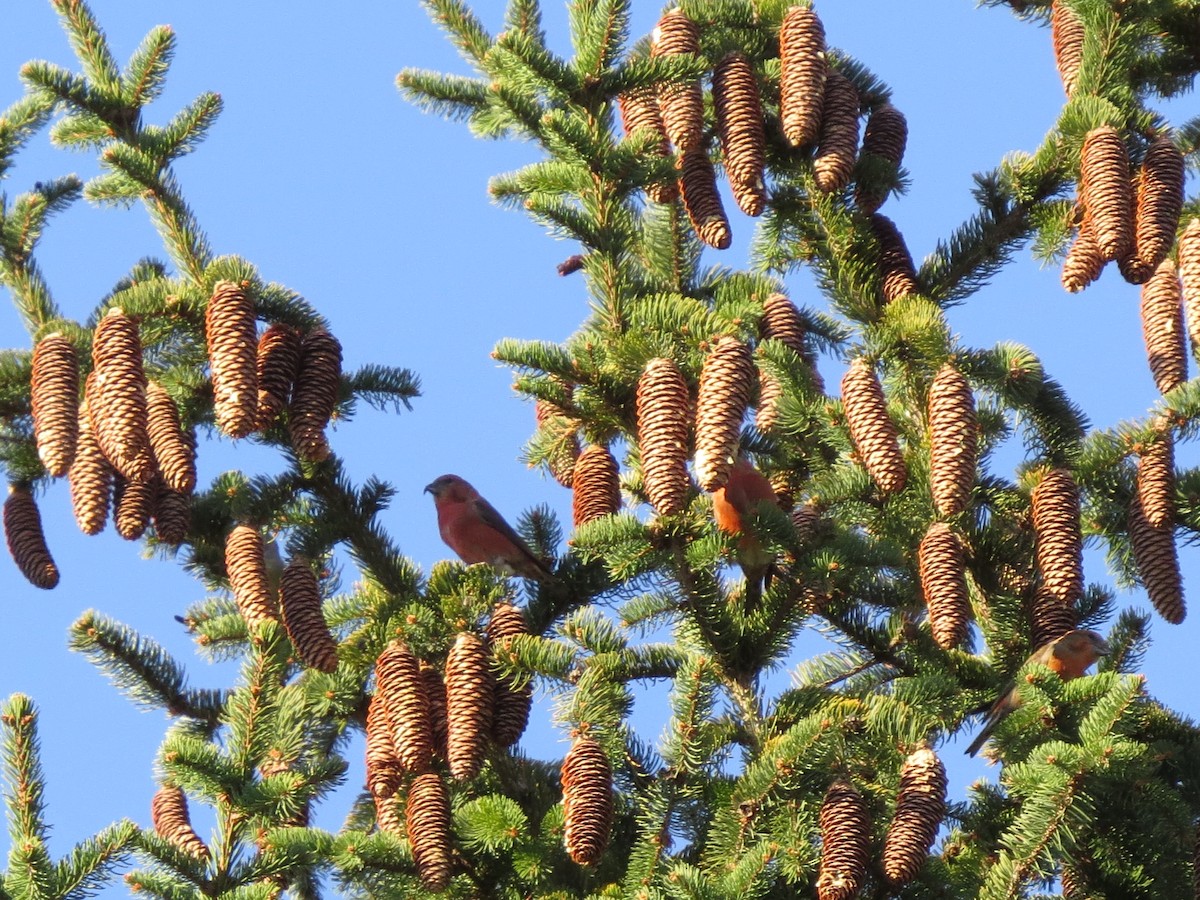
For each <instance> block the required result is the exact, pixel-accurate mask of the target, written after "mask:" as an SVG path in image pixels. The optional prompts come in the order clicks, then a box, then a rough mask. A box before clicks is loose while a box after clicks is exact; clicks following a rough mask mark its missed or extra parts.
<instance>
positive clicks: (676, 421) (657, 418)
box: [637, 357, 691, 516]
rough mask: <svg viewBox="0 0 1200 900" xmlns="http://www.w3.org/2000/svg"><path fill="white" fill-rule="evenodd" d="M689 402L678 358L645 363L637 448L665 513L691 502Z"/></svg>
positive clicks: (653, 497)
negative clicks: (688, 501) (676, 360)
mask: <svg viewBox="0 0 1200 900" xmlns="http://www.w3.org/2000/svg"><path fill="white" fill-rule="evenodd" d="M690 406H691V404H690V402H689V392H688V384H687V380H686V379H685V378H684V377H683V372H681V371H680V370H679V366H677V365H676V364H675V362H674V361H673V360H670V359H667V358H665V357H658V358H656V359H652V360H650V362H648V363H646V368H645V369H643V370H642V374H641V376H640V377H639V378H638V385H637V433H638V449H639V451H640V453H641V459H642V481H643V484H644V486H645V489H646V495H647V496H648V497H649V499H650V503H651V505H652V506H653V507H654V509H655V511H656V512H657V513H658V514H659V515H660V516H668V515H674V514H675V513H678V512H682V511H683V509H684V507H685V506H686V505H687V498H688V488H689V487H690V480H689V478H688V470H687V458H688V409H689V407H690Z"/></svg>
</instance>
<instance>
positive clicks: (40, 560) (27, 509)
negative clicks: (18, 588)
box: [4, 485, 58, 590]
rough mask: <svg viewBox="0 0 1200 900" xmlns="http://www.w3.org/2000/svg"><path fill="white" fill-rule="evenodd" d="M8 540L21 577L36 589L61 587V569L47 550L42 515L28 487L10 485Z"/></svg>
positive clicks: (6, 520)
mask: <svg viewBox="0 0 1200 900" xmlns="http://www.w3.org/2000/svg"><path fill="white" fill-rule="evenodd" d="M4 538H5V540H6V541H8V552H9V554H11V556H12V558H13V562H15V563H16V564H17V568H18V569H20V570H21V574H22V575H24V576H25V579H26V580H27V581H28V582H29V583H30V584H32V585H33V586H34V587H39V588H42V589H44V590H50V589H51V588H53V587H55V586H56V585H57V584H58V566H56V565H55V564H54V560H53V559H52V558H51V556H50V550H49V548H47V547H46V533H45V532H44V531H43V530H42V514H41V513H40V512H38V507H37V501H36V500H34V499H33V494H31V493H30V492H29V489H28V488H23V487H17V486H16V485H9V486H8V499H7V500H5V501H4Z"/></svg>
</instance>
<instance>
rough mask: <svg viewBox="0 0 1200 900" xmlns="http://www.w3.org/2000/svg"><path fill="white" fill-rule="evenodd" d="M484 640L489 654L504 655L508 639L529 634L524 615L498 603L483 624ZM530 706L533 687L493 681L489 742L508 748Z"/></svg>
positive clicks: (522, 728) (507, 680)
mask: <svg viewBox="0 0 1200 900" xmlns="http://www.w3.org/2000/svg"><path fill="white" fill-rule="evenodd" d="M486 631H487V639H488V643H489V644H490V645H491V647H492V652H493V653H495V654H497V655H507V654H508V653H509V652H510V651H509V649H508V648H509V645H510V644H511V643H512V639H513V638H515V637H518V636H520V635H522V634H529V626H528V624H526V622H525V614H524V613H523V612H521V611H520V610H519V609H517V608H516V607H515V606H513V605H512V604H511V603H498V604H496V606H494V607H493V608H492V614H491V616H490V617H489V618H488V623H487V629H486ZM532 704H533V685H532V684H530V683H529V682H526V683H525V684H524V685H521V686H520V687H517V686H516V684H515V683H514V681H513V680H512V679H511V678H497V679H496V704H495V709H496V713H495V716H494V717H493V719H492V740H494V741H495V742H496V745H497V746H500V747H511V746H512V745H513V744H515V743H516V742H517V741H518V740H520V738H521V734H522V733H523V732H524V731H525V726H526V725H527V724H529V710H530V707H531V706H532Z"/></svg>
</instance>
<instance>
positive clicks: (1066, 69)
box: [1050, 0, 1084, 97]
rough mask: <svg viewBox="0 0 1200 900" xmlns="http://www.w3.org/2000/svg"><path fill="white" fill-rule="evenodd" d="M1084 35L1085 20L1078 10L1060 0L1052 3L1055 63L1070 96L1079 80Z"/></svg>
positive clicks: (1051, 20) (1052, 37)
mask: <svg viewBox="0 0 1200 900" xmlns="http://www.w3.org/2000/svg"><path fill="white" fill-rule="evenodd" d="M1083 37H1084V28H1083V22H1082V21H1081V20H1080V18H1079V16H1078V15H1077V14H1076V12H1075V11H1074V10H1073V9H1071V8H1070V7H1069V6H1067V5H1065V4H1064V3H1061V2H1060V0H1054V2H1053V3H1051V4H1050V40H1051V41H1053V43H1054V65H1055V66H1056V67H1057V68H1058V77H1059V78H1061V79H1062V83H1063V89H1064V90H1065V91H1066V92H1067V96H1068V97H1070V96H1071V95H1072V94H1073V93H1075V85H1076V84H1077V83H1078V82H1079V67H1080V65H1081V64H1082V63H1083Z"/></svg>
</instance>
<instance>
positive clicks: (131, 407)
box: [87, 307, 154, 481]
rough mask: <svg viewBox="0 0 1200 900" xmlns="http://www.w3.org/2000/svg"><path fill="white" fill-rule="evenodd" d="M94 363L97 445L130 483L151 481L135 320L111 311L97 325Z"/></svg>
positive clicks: (92, 409)
mask: <svg viewBox="0 0 1200 900" xmlns="http://www.w3.org/2000/svg"><path fill="white" fill-rule="evenodd" d="M92 362H93V369H92V373H91V375H90V376H89V377H88V391H87V395H88V397H89V399H90V402H89V413H90V415H91V422H92V425H93V426H94V427H93V433H94V434H95V435H96V439H97V441H98V442H99V444H100V449H101V450H103V451H104V455H105V456H107V457H108V461H109V462H111V463H112V464H113V467H114V468H116V470H117V471H118V472H120V473H121V474H122V475H124V476H125V477H126V478H128V479H129V480H130V481H149V480H150V479H152V478H153V477H154V457H153V456H152V455H151V452H150V438H149V436H148V435H147V434H146V373H145V370H144V369H143V368H142V341H141V338H140V337H139V335H138V325H137V322H136V321H135V320H134V319H132V318H130V317H129V316H127V315H125V313H124V312H122V311H121V310H120V309H118V308H115V307H114V308H113V309H110V310H109V311H108V314H107V315H105V316H104V318H102V319H101V320H100V322H99V324H97V325H96V332H95V334H94V335H93V337H92Z"/></svg>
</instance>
